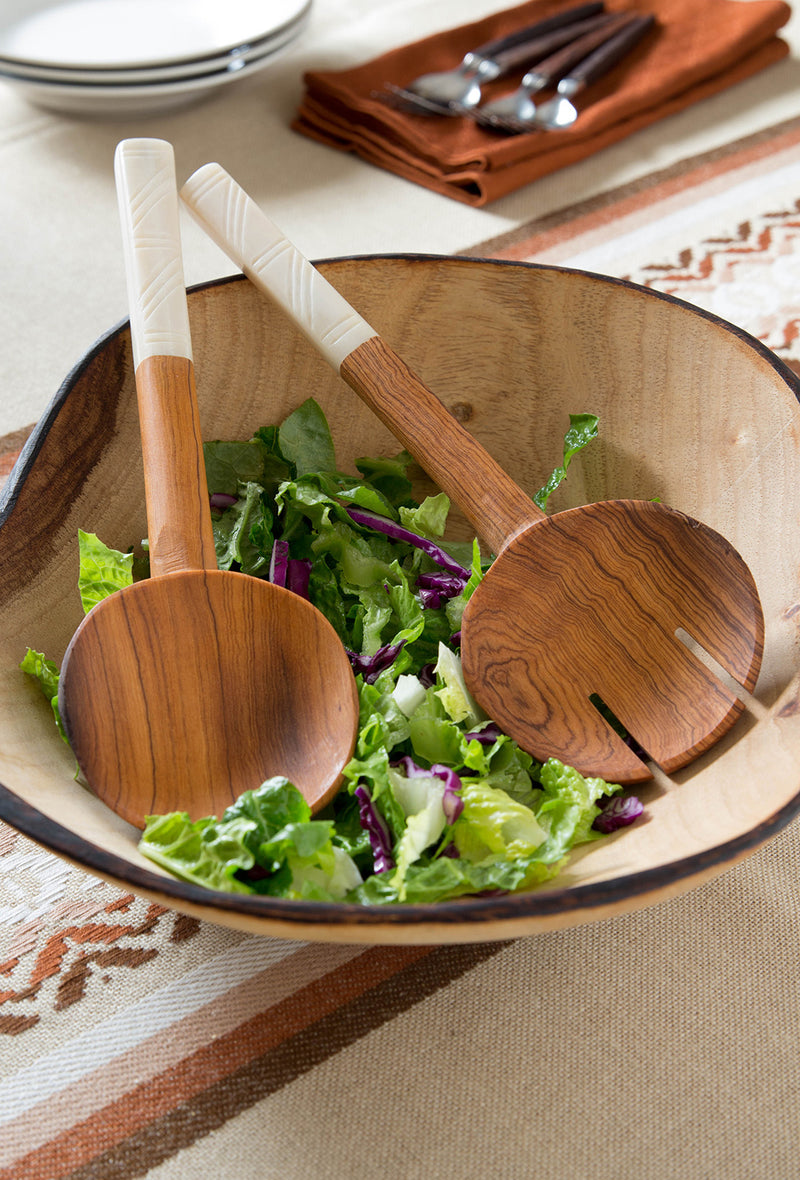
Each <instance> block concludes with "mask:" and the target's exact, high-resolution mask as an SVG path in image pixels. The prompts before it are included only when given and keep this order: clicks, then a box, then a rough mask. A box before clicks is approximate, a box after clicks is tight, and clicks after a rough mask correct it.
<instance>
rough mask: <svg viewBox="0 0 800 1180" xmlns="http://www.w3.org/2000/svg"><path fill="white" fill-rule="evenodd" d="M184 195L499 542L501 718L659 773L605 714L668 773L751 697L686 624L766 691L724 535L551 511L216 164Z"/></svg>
mask: <svg viewBox="0 0 800 1180" xmlns="http://www.w3.org/2000/svg"><path fill="white" fill-rule="evenodd" d="M181 195H182V197H183V200H184V201H185V202H186V204H187V205H188V207H189V209H190V210H191V211H192V213H193V215H194V216H195V218H196V219H197V220H198V222H199V223H200V225H201V226H203V227H204V228H205V230H206V231H207V232H208V233H209V235H210V236H211V238H212V239H213V240H214V241H215V242H216V243H217V244H218V245H219V246H220V247H221V248H222V249H223V250H224V251H226V252H227V254H228V256H229V257H230V258H231V259H232V260H233V261H234V262H236V264H237V265H238V266H239V267H240V268H241V269H242V270H243V271H244V272H245V274H246V275H247V276H248V277H249V278H250V279H251V280H252V281H253V283H255V285H256V286H257V287H258V288H259V289H260V290H261V291H262V292H264V293H265V294H266V295H268V296H269V297H270V298H271V299H272V300H273V301H275V302H276V303H277V304H278V306H279V307H281V308H282V309H283V310H284V312H285V313H286V314H288V315H289V316H290V317H291V319H292V320H293V321H294V322H295V324H296V325H297V326H298V327H299V328H300V330H301V331H302V332H303V333H304V334H305V335H306V336H307V337H308V339H309V340H310V341H311V342H312V343H313V344H315V345H316V346H317V348H319V349H320V350H321V351H322V353H323V354H324V355H325V356H326V357H327V359H328V361H329V362H330V363H331V364H332V365H333V366H334V368H336V369H337V371H338V372H339V373H340V375H341V376H342V378H343V379H344V380H345V381H346V382H347V383H348V384H349V385H350V386H351V388H353V389H354V390H355V391H356V393H358V395H359V396H360V397H361V398H362V399H363V400H364V402H365V403H366V404H367V405H368V406H369V407H370V408H371V409H372V410H373V411H374V412H375V413H376V414H377V416H378V417H379V418H380V419H381V420H382V421H383V422H384V424H385V425H387V426H388V427H389V429H390V430H391V431H392V432H393V433H394V434H395V436H396V437H397V438H398V439H400V441H401V442H402V443H403V445H404V446H405V447H406V448H407V449H408V450H409V451H410V452H411V454H412V455H413V456H414V457H415V458H416V459H417V461H418V462H419V463H420V465H421V466H422V467H423V468H424V470H426V471H427V473H428V474H429V475H430V476H431V478H432V479H433V480H434V482H435V483H436V484H438V486H439V487H440V488H441V490H442V491H444V492H445V493H446V494H447V495H448V496H449V497H450V499H451V500H452V501H453V502H454V503H456V504H457V505H458V506H459V507H460V508H461V510H462V511H463V512H464V514H465V516H466V517H467V519H468V520H469V521H470V522H471V524H472V525H473V527H474V528H475V530H476V532H477V533H478V535H479V536H480V537H481V538H482V540H483V541H484V542H485V543H486V544H487V545H488V546H489V548H490V550H491V551H492V552H494V553H496V554H497V556H496V558H495V560H494V562H493V563H492V564H491V566H490V567H489V569H488V570H487V571H486V573H485V575H484V577H483V579H482V581H481V582H480V584H479V585H478V587H477V589H476V590H475V591H474V593H473V594H472V596H471V597H470V599H469V601H468V603H467V605H466V608H465V611H464V615H463V624H462V634H461V653H462V662H463V671H464V677H465V680H466V684H467V686H468V688H469V689H470V691H471V692H472V693H473V695H474V696H475V698H476V700H477V701H478V703H479V704H480V705H481V706H482V707H483V709H484V710H485V711H486V713H487V714H488V715H489V716H490V717H491V718H492V719H493V720H494V721H496V722H497V723H498V724H499V725H500V726H501V727H502V728H503V729H504V730H505V731H506V732H507V733H509V734H510V735H511V736H512V737H513V738H515V739H516V740H517V742H518V743H519V744H520V745H521V746H522V747H523V748H524V749H526V750H528V751H529V752H530V753H531V754H533V755H534V756H535V757H537V758H539V759H544V758H547V757H549V756H554V757H557V758H559V759H561V760H563V761H564V762H566V763H568V764H571V765H573V766H576V767H577V768H578V769H579V770H581V771H583V772H584V773H590V774H594V775H600V776H602V777H603V778H605V779H607V780H609V781H613V782H620V783H633V782H640V781H644V780H646V779H648V778H650V777H651V776H652V771H651V769H650V767H649V766H648V764H647V761H645V760H643V759H642V758H640V757H639V756H638V755H637V754H636V753H635V752H634V750H633V749H632V748H631V746H630V745H629V744H628V742H627V741H626V740H625V739H624V738H623V737H621V736H619V734H618V732H617V727H616V726H615V725H612V724H610V723H609V722H608V721H607V720H606V717H605V716H604V712H606V711H610V713H611V714H612V715H613V717H615V718H616V719H617V721H618V722H620V723H621V724H622V726H624V728H625V729H626V730H627V731H628V733H629V734H630V735H632V736H633V738H635V739H636V742H638V743H639V745H640V746H641V747H642V748H643V750H644V751H646V757H647V758H648V759H649V760H652V761H654V762H655V763H657V764H658V765H660V766H661V767H662V768H663V769H664V770H665V771H667V772H668V773H669V772H672V771H674V770H677V769H678V768H680V767H682V766H684V765H686V764H687V763H689V762H691V761H692V760H693V759H694V758H696V757H697V756H699V755H700V754H701V753H703V752H704V751H706V750H707V749H709V748H710V747H711V746H712V745H713V744H714V742H716V741H717V740H718V739H719V738H720V737H721V736H722V735H723V734H724V733H726V732H727V730H728V729H729V728H730V727H731V726H732V725H733V723H734V721H735V720H736V718H737V717H738V716H739V715H740V714H741V712H742V711H743V709H744V703H743V701H742V700H741V699H740V694H739V693H737V692H736V691H734V690H733V688H732V686H730V685H729V684H727V683H726V682H725V680H724V679H723V678H722V677H720V676H717V675H716V674H715V673H714V672H713V671H712V670H711V669H710V668H709V667H708V666H707V665H706V662H705V661H704V660H702V659H700V658H698V657H697V656H696V655H695V653H694V652H693V651H691V650H690V647H689V646H688V645H687V644H686V643H684V642H682V641H681V639H680V638H679V637H678V635H677V634H676V632H678V631H683V632H685V633H687V634H688V635H689V636H690V637H691V638H692V639H693V640H694V641H695V643H696V644H697V645H699V647H700V648H701V649H703V650H704V651H705V652H706V653H707V654H708V655H709V656H711V657H712V660H713V661H716V663H717V664H718V665H720V666H721V667H722V668H723V669H724V670H725V671H727V673H729V674H730V676H731V677H732V678H733V679H734V680H735V681H738V683H739V684H740V685H742V686H743V687H744V688H745V689H746V690H747V691H752V690H753V688H754V687H755V682H756V679H757V676H758V671H759V667H760V664H761V658H762V653H763V636H764V622H763V615H762V610H761V604H760V601H759V597H758V591H757V589H756V586H755V583H754V580H753V577H752V575H751V573H750V570H749V569H748V567H747V565H746V564H745V562H744V560H743V559H742V557H741V556H740V555H739V554H738V553H737V552H736V550H735V549H733V547H732V546H731V545H730V544H729V543H728V541H726V540H725V539H724V538H723V537H722V536H720V534H719V533H717V532H715V531H714V530H713V529H711V528H709V527H708V526H706V525H704V524H701V523H700V522H699V521H696V520H693V519H692V518H690V517H688V516H686V515H684V514H683V513H682V512H679V511H676V510H674V509H671V508H668V507H666V506H665V505H663V504H661V503H654V502H651V501H638V500H611V501H605V502H601V503H593V504H588V505H585V506H583V507H579V508H573V509H568V510H566V511H563V512H559V513H556V514H554V515H552V516H546V515H545V514H544V513H543V512H542V511H541V510H540V509H539V508H538V507H537V506H536V505H535V504H534V502H533V500H532V499H531V498H530V497H529V496H528V495H527V494H526V493H525V492H524V491H523V489H521V488H520V487H519V486H518V485H517V484H516V483H515V482H514V480H513V479H511V477H510V476H509V475H507V474H506V472H505V471H504V470H503V469H502V467H501V466H500V465H499V464H498V463H497V462H496V461H495V460H494V459H493V458H492V457H491V455H489V454H488V453H487V451H486V450H485V449H484V448H483V447H482V446H481V445H480V443H479V442H478V441H477V439H475V438H474V437H473V436H472V435H471V434H470V433H469V432H468V431H467V430H465V429H464V428H463V427H462V426H461V425H460V424H459V423H458V422H457V421H456V420H455V418H454V417H453V416H452V415H451V414H450V412H449V411H448V410H447V408H446V407H445V406H444V404H443V403H442V402H441V401H440V400H439V399H438V398H437V397H436V396H435V394H433V393H432V392H431V391H430V390H429V389H428V388H427V387H426V386H425V385H424V384H423V382H422V381H421V379H420V378H419V377H418V376H416V374H414V373H413V372H412V370H411V369H410V368H409V367H408V365H407V364H406V363H405V362H404V361H403V360H402V359H401V358H400V357H399V356H398V355H397V354H396V353H395V352H394V350H393V349H392V348H391V347H390V346H389V344H388V343H386V342H385V341H384V340H382V339H381V337H380V336H379V335H378V333H377V332H376V331H375V330H374V329H373V328H371V327H370V325H369V324H368V323H367V322H366V320H364V319H363V318H362V317H361V316H360V315H359V314H358V313H357V312H356V311H355V310H354V309H353V308H352V307H351V306H350V305H349V304H348V303H347V302H346V300H345V299H344V298H343V297H341V296H340V295H339V294H338V293H337V292H336V291H335V290H334V289H333V288H332V287H331V285H330V284H329V283H328V282H327V280H325V279H324V278H323V277H322V276H321V275H320V274H319V272H318V271H317V270H316V269H315V268H314V267H313V266H312V265H311V264H310V263H309V262H308V261H307V260H306V259H305V258H304V257H303V256H302V255H301V254H300V253H299V251H298V250H297V249H296V248H295V247H294V246H293V245H292V244H291V243H290V242H288V241H287V239H286V238H285V237H284V235H283V234H282V233H281V231H280V230H279V229H278V228H277V227H276V226H274V225H273V223H272V222H271V221H270V220H269V219H268V218H267V217H266V215H265V214H264V213H263V212H262V211H261V209H260V208H259V207H258V206H257V205H256V204H255V202H254V201H253V200H252V199H251V198H250V197H248V196H247V194H246V193H245V192H244V191H243V190H242V189H241V187H240V186H239V185H238V184H237V183H236V181H234V180H233V178H232V177H231V176H229V175H228V173H227V172H225V170H224V169H223V168H222V167H221V166H220V165H219V164H207V165H205V166H203V167H202V168H200V169H199V170H198V171H197V172H195V173H194V174H193V175H192V176H191V177H190V178H189V180H188V181H187V182H186V184H185V185H184V186H183V188H182V190H181Z"/></svg>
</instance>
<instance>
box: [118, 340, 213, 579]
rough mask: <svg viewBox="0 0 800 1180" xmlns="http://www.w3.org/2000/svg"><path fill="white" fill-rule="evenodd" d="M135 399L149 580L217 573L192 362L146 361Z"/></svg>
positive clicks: (169, 358)
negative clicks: (186, 573)
mask: <svg viewBox="0 0 800 1180" xmlns="http://www.w3.org/2000/svg"><path fill="white" fill-rule="evenodd" d="M136 394H137V399H138V403H139V424H140V430H141V436H142V454H143V457H144V470H145V493H146V498H147V530H148V541H149V546H150V572H151V575H152V576H154V577H158V576H160V575H162V574H169V573H173V572H175V571H176V570H193V569H216V568H217V560H216V555H215V551H214V534H213V532H212V528H211V514H210V511H209V504H208V489H207V485H206V472H205V464H204V462H203V446H202V439H201V434H200V421H199V413H198V409H197V394H196V391H195V382H194V366H193V365H192V362H191V361H190V360H188V359H187V358H186V357H176V356H150V357H145V359H144V360H142V361H141V362H140V363H139V367H138V368H137V370H136Z"/></svg>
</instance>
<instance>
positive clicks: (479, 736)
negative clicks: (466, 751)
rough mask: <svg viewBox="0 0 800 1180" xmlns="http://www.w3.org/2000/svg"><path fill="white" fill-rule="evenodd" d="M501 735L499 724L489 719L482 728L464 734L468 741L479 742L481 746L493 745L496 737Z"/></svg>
mask: <svg viewBox="0 0 800 1180" xmlns="http://www.w3.org/2000/svg"><path fill="white" fill-rule="evenodd" d="M502 736H503V731H502V729H501V728H500V726H499V725H495V723H494V721H490V722H489V724H488V725H485V726H484V727H483V729H476V730H475V731H474V732H473V733H468V734H467V735H466V739H465V740H466V741H468V742H480V743H481V745H482V746H493V745H494V743H495V742H496V741H497V739H498V738H501V737H502Z"/></svg>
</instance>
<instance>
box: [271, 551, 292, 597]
mask: <svg viewBox="0 0 800 1180" xmlns="http://www.w3.org/2000/svg"><path fill="white" fill-rule="evenodd" d="M288 568H289V542H288V541H273V543H272V556H271V557H270V562H269V580H270V582H274V583H275V585H276V586H285V585H286V573H287V570H288Z"/></svg>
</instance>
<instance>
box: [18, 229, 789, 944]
mask: <svg viewBox="0 0 800 1180" xmlns="http://www.w3.org/2000/svg"><path fill="white" fill-rule="evenodd" d="M386 260H388V261H391V260H397V261H404V262H422V263H424V262H431V261H433V262H456V263H458V264H460V265H466V266H469V265H483V266H485V265H492V266H501V267H509V266H510V267H521V268H524V269H532V270H543V271H549V272H552V273H562V274H578V275H582V276H584V277H586V278H589V279H596V280H598V281H600V282H603V283H607V284H608V283H610V284H612V285H614V286H618V287H623V288H630V289H631V290H634V291H637V292H640V293H645V294H647V295H648V296H650V297H652V298H654V299H661V300H664V301H666V302H668V303H672V304H676V305H678V306H681V307H684V308H686V309H687V310H689V311H691V312H693V313H694V314H695V315H699V316H700V317H701V318H703V319H707V320H709V321H711V322H713V323H715V324H717V325H719V326H720V327H722V328H723V329H725V330H726V331H728V332H730V333H731V334H732V335H733V336H736V337H737V338H738V339H740V340H742V341H743V343H745V344H747V345H748V346H749V347H750V348H752V349H753V351H754V352H756V353H758V354H759V356H761V357H762V358H763V359H764V360H766V361H767V362H768V363H769V364H770V365H771V367H772V368H773V369H774V370H775V371H776V373H777V375H778V376H779V377H780V378H781V379H782V380H784V381H785V382H786V385H787V386H788V387H789V389H790V390H791V391H792V392H793V393H794V395H795V397H796V398H797V399H798V401H800V378H798V377H797V375H796V374H795V373H794V372H793V371H792V370H791V369H790V368H789V366H788V365H786V364H785V363H784V362H783V361H782V360H781V359H780V358H779V357H777V356H776V355H775V354H774V353H773V352H772V351H771V350H770V349H769V348H767V346H766V345H765V344H763V343H762V341H760V340H758V339H757V338H756V337H754V336H752V335H751V334H750V333H749V332H746V331H745V330H744V329H742V328H738V327H736V326H735V325H733V324H730V323H728V321H726V320H723V319H722V318H721V317H719V316H716V315H714V314H713V313H712V312H708V311H705V310H704V309H702V308H698V307H695V306H694V305H692V304H691V303H689V302H688V301H686V300H683V299H679V298H677V297H676V296H673V295H668V294H665V293H664V292H661V291H653V290H650V288H648V287H643V286H642V285H641V284H638V283H632V282H630V281H629V280H627V279H617V278H614V277H612V276H608V275H602V274H597V273H595V272H592V271H585V270H580V269H578V268H574V267H563V266H547V265H543V264H540V263H532V262H521V261H515V260H504V259H496V258H472V257H469V258H467V257H455V256H452V255H440V254H408V253H394V254H392V253H389V254H364V255H349V256H344V257H335V258H325V259H320V260H317V261H316V262H315V265H318V266H329V265H334V264H336V263H346V262H357V263H358V262H370V261H386ZM246 281H247V280H246V278H245V276H244V275H241V274H235V275H229V276H226V277H223V278H219V279H214V280H212V281H210V282H205V283H197V284H195V285H193V286H192V287H190V288H189V292H190V293H191V292H193V291H198V290H207V289H209V288H213V287H217V286H221V285H224V284H227V283H234V282H246ZM127 326H128V320H127V319H125V320H122V321H120V322H119V323H118V324H116V325H115V326H114V327H113V328H111V329H109V331H108V332H106V333H105V334H104V335H103V336H101V337H100V338H99V339H98V340H97V342H96V343H95V344H94V345H93V346H92V348H91V349H89V350H88V351H87V352H86V353H85V355H84V356H83V357H82V358H81V359H80V361H78V363H77V364H76V365H75V366H74V367H73V369H72V370H71V371H70V373H69V374H68V375H67V377H66V378H65V380H64V381H63V382H62V384H61V386H60V388H59V390H58V392H57V393H56V395H55V397H54V398H53V400H52V401H51V403H50V405H49V406H48V407H47V409H46V410H45V412H44V414H43V415H42V417H41V419H40V420H39V422H38V423H37V425H36V426H35V428H34V430H33V432H32V433H31V435H30V437H29V438H28V441H27V443H26V444H25V446H24V447H23V449H22V451H21V453H20V456H19V459H18V460H17V463H16V464H15V467H14V470H13V471H12V474H11V476H10V477H9V481H8V482H7V484H6V487H5V489H4V491H3V493H2V496H0V527H2V525H3V524H4V523H5V521H6V519H7V517H8V515H9V513H10V511H11V510H12V509H13V506H14V503H15V501H16V498H17V495H18V494H19V488H20V487H21V486H22V484H23V483H24V481H25V479H26V478H27V476H28V474H29V472H30V470H31V468H32V466H33V464H34V463H35V461H36V457H37V455H38V453H39V450H40V448H41V446H42V443H43V440H44V438H45V437H46V435H47V432H48V430H49V429H50V426H51V424H52V422H53V421H54V419H55V417H56V415H57V414H58V411H59V410H60V408H61V406H62V405H63V403H64V401H65V400H66V398H67V397H68V396H69V393H70V390H71V389H72V386H73V385H74V383H75V381H76V380H77V378H78V376H79V375H80V374H81V373H82V372H83V370H84V368H85V367H86V366H87V365H88V364H89V363H90V362H91V361H92V360H93V358H94V357H95V356H96V355H97V354H98V353H99V352H100V351H101V350H102V349H103V348H104V347H105V346H106V345H107V343H108V341H109V340H110V339H112V338H113V337H114V336H115V335H116V334H117V333H119V332H120V331H122V330H124V329H125V328H126V327H127ZM798 812H800V784H798V791H797V793H796V794H795V795H794V796H793V797H792V798H791V799H790V800H789V801H788V802H787V803H785V804H784V805H783V806H782V807H780V808H778V810H777V811H775V812H774V813H773V814H772V815H771V816H769V817H768V818H766V819H764V820H762V821H761V822H760V823H759V824H757V825H756V826H755V827H753V828H751V829H750V830H749V831H747V832H745V833H743V834H742V835H739V836H736V837H734V838H733V839H731V840H727V841H725V842H724V843H722V844H718V845H715V846H714V847H712V848H709V849H706V850H705V851H703V852H698V853H693V854H692V855H690V856H686V857H682V858H680V859H679V860H676V861H670V862H668V863H666V864H664V865H658V866H655V867H653V868H650V869H642V870H639V871H638V872H635V873H629V874H624V875H622V876H619V877H611V878H608V879H605V880H602V881H596V882H589V883H587V884H585V885H573V886H566V887H563V888H547V889H544V890H539V891H537V890H533V891H531V892H529V893H516V894H506V895H501V896H495V895H493V896H491V897H464V898H459V899H456V900H454V901H441V902H436V903H434V904H428V905H421V904H418V905H404V904H393V905H391V906H374V907H369V906H360V905H352V904H345V903H343V902H321V901H300V900H292V899H287V898H272V897H266V896H261V895H255V894H229V893H222V892H217V891H211V890H208V889H206V888H204V887H203V886H200V885H193V884H191V883H189V882H186V881H182V880H180V879H179V878H176V877H165V876H162V875H161V874H160V873H155V872H152V871H150V870H149V869H146V868H144V867H143V866H141V865H138V864H134V863H133V862H131V861H129V860H126V859H125V858H124V857H121V856H117V855H116V854H114V853H111V852H108V851H107V850H106V849H104V848H101V847H100V846H99V845H96V844H93V843H91V842H90V841H88V840H85V839H83V838H82V837H81V836H79V835H78V834H77V833H75V832H73V831H72V830H71V829H69V828H67V827H65V826H64V825H63V824H60V823H58V822H57V821H56V820H54V819H51V818H50V817H49V816H47V815H45V814H44V813H43V812H41V811H39V810H37V809H36V808H35V807H33V806H32V805H31V804H29V803H27V802H25V801H24V800H23V799H21V798H20V797H19V796H18V795H16V794H15V793H14V792H13V791H12V790H10V789H9V788H8V787H6V786H5V785H3V784H2V783H0V819H2V820H4V821H5V822H6V823H8V824H10V825H11V826H12V827H13V828H15V829H17V831H19V832H21V833H22V834H23V835H25V836H28V837H29V838H30V839H32V840H34V841H35V842H36V843H38V844H40V845H42V846H43V847H45V848H46V849H47V850H49V851H51V852H54V853H56V854H58V855H61V856H63V857H66V858H67V859H68V860H70V861H72V862H74V863H75V864H77V865H79V866H81V867H82V868H84V869H85V870H86V871H87V872H90V873H97V874H100V875H102V876H106V877H110V878H112V879H114V880H115V881H119V882H123V883H125V884H126V885H129V886H131V888H133V889H134V890H135V889H136V888H137V887H138V888H139V889H141V890H142V891H143V892H146V893H155V894H159V895H161V896H163V897H165V898H168V899H170V900H171V901H172V902H173V903H174V904H175V907H176V908H180V905H181V903H184V904H190V905H191V906H192V907H196V908H200V909H205V910H208V911H210V913H209V920H211V921H213V911H224V912H226V913H236V914H241V915H243V916H244V915H246V916H248V917H250V918H254V919H257V918H263V919H268V920H270V921H271V922H274V923H277V924H285V925H287V926H292V927H295V928H299V929H301V930H303V929H304V928H307V930H308V934H309V936H310V935H312V934H313V929H314V927H317V926H320V925H322V926H327V927H337V926H338V927H343V926H351V925H358V926H363V927H370V926H394V927H402V926H406V925H410V926H420V925H421V926H437V925H442V926H445V927H446V926H454V927H455V926H459V925H464V926H470V925H473V926H475V927H478V926H479V925H480V924H481V923H483V922H486V921H491V922H492V923H500V924H502V923H504V922H509V923H517V922H523V923H524V921H525V919H530V920H535V919H537V918H539V919H545V918H548V917H552V916H557V915H563V914H572V913H575V912H577V911H586V912H587V915H591V912H592V911H593V910H600V909H603V908H604V907H606V906H613V905H615V904H621V903H627V904H628V905H631V903H632V902H635V900H636V899H641V898H646V897H647V896H648V895H651V894H652V895H654V896H655V895H658V894H659V893H661V892H664V891H668V890H670V889H677V888H678V887H680V886H683V887H684V888H688V887H689V886H690V884H691V879H692V878H694V877H703V876H705V875H706V874H708V873H714V872H721V871H722V870H723V869H724V868H725V866H726V865H732V864H733V863H734V862H736V861H737V860H739V859H741V858H742V857H743V856H745V855H747V854H748V853H750V852H754V851H755V850H756V849H757V848H759V847H760V846H761V845H762V844H764V843H765V842H766V841H767V840H769V839H771V838H772V837H773V836H775V835H777V834H778V832H780V831H781V830H782V829H783V828H784V827H786V826H787V825H788V824H789V823H790V822H791V821H792V819H794V817H795V816H796V815H797V814H798ZM619 835H621V836H623V837H624V831H623V832H621V833H619ZM615 838H617V837H615ZM500 936H502V934H501V935H500Z"/></svg>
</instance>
